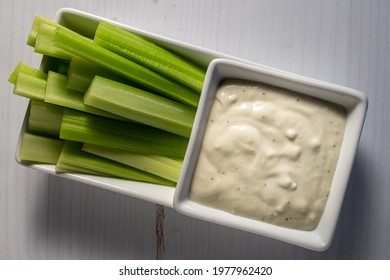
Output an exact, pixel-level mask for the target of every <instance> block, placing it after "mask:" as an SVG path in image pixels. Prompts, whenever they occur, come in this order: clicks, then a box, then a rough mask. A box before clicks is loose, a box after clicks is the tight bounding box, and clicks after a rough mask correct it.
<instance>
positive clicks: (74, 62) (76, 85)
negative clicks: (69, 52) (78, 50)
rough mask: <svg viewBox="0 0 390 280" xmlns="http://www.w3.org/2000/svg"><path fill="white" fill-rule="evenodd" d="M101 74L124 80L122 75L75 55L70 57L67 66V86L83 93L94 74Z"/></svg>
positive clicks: (112, 78)
mask: <svg viewBox="0 0 390 280" xmlns="http://www.w3.org/2000/svg"><path fill="white" fill-rule="evenodd" d="M96 75H99V76H103V77H106V78H109V79H111V80H116V81H122V82H125V81H126V79H125V78H123V76H120V75H118V74H115V73H113V72H112V71H109V70H107V69H106V68H103V67H100V66H98V65H96V64H94V63H90V62H88V61H86V60H84V59H81V58H79V57H77V56H74V57H72V59H71V60H70V64H69V68H68V73H67V76H68V82H67V85H66V86H67V87H68V88H69V89H72V90H77V91H80V92H82V93H84V92H85V91H86V90H87V89H88V87H89V85H90V84H91V82H92V79H93V78H94V77H95V76H96Z"/></svg>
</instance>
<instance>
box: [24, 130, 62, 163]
mask: <svg viewBox="0 0 390 280" xmlns="http://www.w3.org/2000/svg"><path fill="white" fill-rule="evenodd" d="M63 143H64V141H63V140H61V139H58V138H50V137H47V136H42V135H35V134H32V133H29V132H24V133H23V134H22V138H21V143H20V148H19V153H18V158H19V159H20V160H21V161H27V162H34V163H45V164H56V162H57V160H58V158H59V156H60V153H61V150H62V145H63Z"/></svg>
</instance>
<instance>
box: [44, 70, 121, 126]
mask: <svg viewBox="0 0 390 280" xmlns="http://www.w3.org/2000/svg"><path fill="white" fill-rule="evenodd" d="M66 84H67V78H66V76H65V75H62V74H59V73H56V72H52V71H49V74H48V77H47V86H46V94H45V102H47V103H51V104H55V105H59V106H63V107H66V108H71V109H75V110H79V111H83V112H88V113H91V114H96V115H99V116H103V117H108V118H114V119H123V118H122V117H120V116H117V115H115V114H112V113H109V112H106V111H103V110H100V109H97V108H94V107H91V106H88V105H85V104H84V100H83V95H82V94H81V93H80V92H78V91H74V90H71V89H68V88H67V87H66Z"/></svg>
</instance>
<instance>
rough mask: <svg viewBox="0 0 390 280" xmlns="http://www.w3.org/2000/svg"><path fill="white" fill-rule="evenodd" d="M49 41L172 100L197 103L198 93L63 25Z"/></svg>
mask: <svg viewBox="0 0 390 280" xmlns="http://www.w3.org/2000/svg"><path fill="white" fill-rule="evenodd" d="M53 42H54V44H55V45H56V46H58V47H60V48H62V49H64V50H66V51H68V52H70V53H72V54H73V55H76V56H79V57H81V58H82V59H85V60H87V61H89V62H92V63H96V64H98V65H100V66H102V67H105V68H107V69H109V70H110V71H113V72H115V73H117V74H119V75H123V76H124V77H125V78H128V79H129V80H131V81H133V82H135V83H136V84H139V85H141V86H144V87H146V88H149V89H151V90H152V91H154V92H156V93H159V94H161V95H164V96H166V97H168V98H171V99H173V100H176V101H179V102H182V103H185V104H188V105H191V106H195V107H196V106H197V105H198V102H199V94H198V93H196V92H195V91H193V90H192V89H190V88H188V87H185V86H183V85H182V84H180V83H177V82H174V81H173V80H171V79H168V78H166V77H164V76H162V75H160V74H158V73H156V72H154V71H152V70H150V69H148V68H146V67H144V66H141V65H139V64H137V63H135V62H133V61H131V60H129V59H127V58H124V57H122V56H120V55H118V54H115V53H113V52H111V51H109V50H106V49H104V48H102V47H100V46H97V45H95V44H93V42H91V40H90V39H88V38H86V37H84V36H82V35H80V34H77V33H75V32H72V31H71V30H68V29H64V28H57V31H56V34H55V35H54V38H53Z"/></svg>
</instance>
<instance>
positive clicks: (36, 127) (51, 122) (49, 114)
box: [27, 100, 63, 138]
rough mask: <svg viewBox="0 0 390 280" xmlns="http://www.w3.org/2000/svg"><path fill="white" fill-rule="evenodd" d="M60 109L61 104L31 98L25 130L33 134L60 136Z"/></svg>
mask: <svg viewBox="0 0 390 280" xmlns="http://www.w3.org/2000/svg"><path fill="white" fill-rule="evenodd" d="M62 110H63V109H62V107H61V106H57V105H53V104H49V103H46V102H43V101H38V100H31V103H30V111H29V115H28V126H27V130H28V131H29V132H32V133H35V134H39V135H44V136H45V135H46V136H51V137H57V138H58V137H59V136H60V129H61V121H62Z"/></svg>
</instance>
